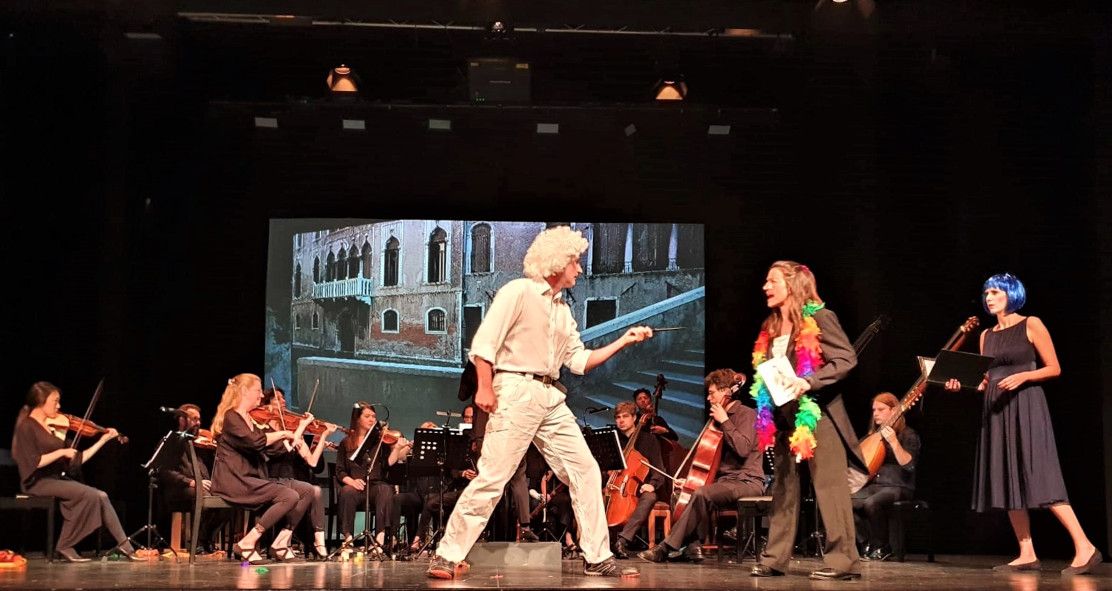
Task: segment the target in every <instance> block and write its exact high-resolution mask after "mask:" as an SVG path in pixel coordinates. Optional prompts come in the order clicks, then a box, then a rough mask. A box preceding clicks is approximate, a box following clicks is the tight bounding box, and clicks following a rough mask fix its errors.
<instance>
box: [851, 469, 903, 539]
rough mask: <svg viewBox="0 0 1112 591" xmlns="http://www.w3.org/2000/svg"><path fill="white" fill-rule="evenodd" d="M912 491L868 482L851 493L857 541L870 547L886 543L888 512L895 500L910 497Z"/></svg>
mask: <svg viewBox="0 0 1112 591" xmlns="http://www.w3.org/2000/svg"><path fill="white" fill-rule="evenodd" d="M912 496H914V495H913V491H912V490H911V489H908V488H904V487H902V486H881V485H877V484H870V485H868V486H866V487H865V488H863V489H861V490H859V491H857V493H855V494H854V495H853V521H854V524H855V526H856V527H857V541H858V543H862V544H864V543H866V542H867V543H868V544H869V546H870V547H872V548H879V547H880V546H887V545H888V514H889V513H890V511H891V509H892V504H893V503H895V502H896V501H906V500H909V499H911V497H912Z"/></svg>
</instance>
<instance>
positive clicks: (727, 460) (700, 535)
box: [638, 369, 764, 562]
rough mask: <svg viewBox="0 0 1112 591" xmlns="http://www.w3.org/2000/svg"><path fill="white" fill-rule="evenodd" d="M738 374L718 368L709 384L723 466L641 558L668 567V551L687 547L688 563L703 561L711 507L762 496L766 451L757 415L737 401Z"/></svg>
mask: <svg viewBox="0 0 1112 591" xmlns="http://www.w3.org/2000/svg"><path fill="white" fill-rule="evenodd" d="M736 375H737V372H735V371H733V370H732V369H718V370H715V371H713V372H711V373H710V375H708V376H707V377H706V380H704V383H706V386H707V402H709V403H710V415H711V418H712V420H713V421H714V423H715V425H716V426H717V427H718V428H719V429H721V430H722V443H721V445H722V461H721V462H720V463H719V464H718V472H717V473H716V475H715V480H714V482H713V483H711V484H708V485H706V486H704V487H702V488H700V489H698V490H696V491H695V493H694V494H693V495H692V496H691V502H690V504H689V506H688V507H687V510H686V511H684V512H683V514H682V515H680V518H679V520H678V521H677V522H676V523H673V524H672V531H671V532H670V533H669V534H668V536H667V537H665V538H664V541H663V542H662V543H660V544H657V545H656V546H654V547H653V548H651V549H649V550H645V551H644V552H641V553H639V554H638V556H639V557H641V558H642V559H644V560H648V561H649V562H664V561H665V560H666V559H667V558H668V553H669V552H672V551H674V550H679V549H680V548H683V546H684V544H687V549H686V551H685V554H686V555H687V558H688V559H690V560H693V561H695V562H699V561H701V560H702V559H703V548H702V544H701V543H700V540H702V539H704V538H706V536H707V533H708V528H709V527H710V511H711V508H712V507H733V506H734V505H735V504H736V503H737V500H738V499H740V498H741V497H749V496H757V495H760V494H761V493H762V492H763V490H764V465H763V463H762V459H763V458H762V454H761V451H760V450H758V449H757V431H756V428H755V425H756V420H757V413H756V411H754V410H753V409H751V408H749V407H748V406H745V405H744V404H742V403H740V402H738V401H736V400H733V393H734V391H735V389H736V388H737V386H738V384H737V381H736V380H735V376H736ZM676 484H677V485H679V484H680V483H679V482H677V483H676ZM689 541H690V543H688V542H689Z"/></svg>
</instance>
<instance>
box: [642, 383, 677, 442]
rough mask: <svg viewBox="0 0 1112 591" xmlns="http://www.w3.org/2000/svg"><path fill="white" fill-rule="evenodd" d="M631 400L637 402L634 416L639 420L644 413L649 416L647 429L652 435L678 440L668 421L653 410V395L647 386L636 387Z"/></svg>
mask: <svg viewBox="0 0 1112 591" xmlns="http://www.w3.org/2000/svg"><path fill="white" fill-rule="evenodd" d="M633 401H634V402H636V403H637V416H636V417H635V418H637V419H638V420H641V417H644V416H646V415H647V416H648V417H650V418H649V419H648V421H649V425H650V427H649V431H651V432H652V434H653V435H656V436H657V437H663V438H664V439H671V440H672V441H679V438H680V436H679V435H677V434H676V431H675V430H674V429H672V427H671V426H669V425H668V421H665V420H664V417H662V416H660V415H658V414H656V413H655V412H654V408H653V395H652V394H651V393H650V392H649V390H648V388H638V389H637V391H635V392H634V393H633Z"/></svg>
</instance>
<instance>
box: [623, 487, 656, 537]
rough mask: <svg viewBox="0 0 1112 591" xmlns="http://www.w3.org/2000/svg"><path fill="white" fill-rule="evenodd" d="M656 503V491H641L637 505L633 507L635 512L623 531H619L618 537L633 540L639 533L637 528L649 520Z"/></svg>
mask: <svg viewBox="0 0 1112 591" xmlns="http://www.w3.org/2000/svg"><path fill="white" fill-rule="evenodd" d="M655 504H656V491H653V492H646V493H641V495H640V496H638V497H637V507H636V508H634V509H633V514H631V515H630V516H629V519H627V520H626V522H625V525H623V526H622V529H621V531H619V532H618V537H619V538H622V539H623V540H625V541H626V542H632V541H633V537H634V536H636V535H637V530H639V529H641V526H643V525H645V522H646V521H648V520H649V513H652V510H653V505H655Z"/></svg>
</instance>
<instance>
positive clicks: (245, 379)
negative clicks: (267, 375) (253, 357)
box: [212, 373, 263, 437]
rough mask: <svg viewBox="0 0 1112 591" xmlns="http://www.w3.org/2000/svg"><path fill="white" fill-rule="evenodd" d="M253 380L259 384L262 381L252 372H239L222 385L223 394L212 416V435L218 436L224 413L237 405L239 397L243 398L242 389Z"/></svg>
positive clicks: (221, 427)
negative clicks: (226, 383) (214, 414)
mask: <svg viewBox="0 0 1112 591" xmlns="http://www.w3.org/2000/svg"><path fill="white" fill-rule="evenodd" d="M254 382H258V383H259V384H260V385H261V384H262V383H263V381H262V379H260V378H259V376H257V375H255V374H253V373H241V374H239V375H237V376H236V377H234V378H232V379H230V380H228V385H227V386H225V387H224V395H223V396H221V397H220V404H219V405H217V407H216V416H214V417H212V436H213V437H217V436H219V435H220V432H221V431H223V430H224V413H226V412H228V410H230V409H233V408H235V407H236V406H238V405H239V401H240V399H241V398H243V389H244V388H246V387H247V386H249V385H251V384H252V383H254Z"/></svg>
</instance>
